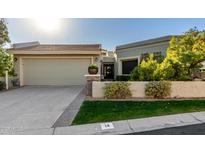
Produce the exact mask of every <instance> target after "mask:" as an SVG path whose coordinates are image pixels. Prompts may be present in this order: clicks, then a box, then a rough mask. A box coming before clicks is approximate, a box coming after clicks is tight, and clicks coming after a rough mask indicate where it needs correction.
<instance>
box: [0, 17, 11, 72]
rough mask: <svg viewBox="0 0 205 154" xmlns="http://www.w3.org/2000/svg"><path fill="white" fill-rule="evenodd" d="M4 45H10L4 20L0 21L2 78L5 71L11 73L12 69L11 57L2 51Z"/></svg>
mask: <svg viewBox="0 0 205 154" xmlns="http://www.w3.org/2000/svg"><path fill="white" fill-rule="evenodd" d="M6 43H10V39H9V36H8V29H7V26H6V22H5V20H4V19H0V76H4V75H5V71H11V70H12V67H13V57H12V55H10V54H9V53H8V52H7V51H6V49H4V45H5V44H6Z"/></svg>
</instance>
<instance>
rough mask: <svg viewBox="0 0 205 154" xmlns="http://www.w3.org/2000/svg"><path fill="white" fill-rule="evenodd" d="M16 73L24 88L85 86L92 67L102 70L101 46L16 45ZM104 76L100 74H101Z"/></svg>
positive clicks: (37, 43)
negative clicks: (86, 77)
mask: <svg viewBox="0 0 205 154" xmlns="http://www.w3.org/2000/svg"><path fill="white" fill-rule="evenodd" d="M9 52H10V53H12V54H13V55H14V64H15V72H16V73H17V75H18V78H19V80H20V85H21V86H24V85H83V84H85V83H86V80H85V77H84V75H85V74H88V66H89V65H90V64H93V63H95V64H97V65H98V67H99V68H100V58H101V54H102V49H101V45H100V44H88V45H52V44H49V45H46V44H39V42H31V43H19V44H14V45H13V48H11V49H9ZM99 72H100V71H99Z"/></svg>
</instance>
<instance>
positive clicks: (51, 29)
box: [6, 18, 205, 50]
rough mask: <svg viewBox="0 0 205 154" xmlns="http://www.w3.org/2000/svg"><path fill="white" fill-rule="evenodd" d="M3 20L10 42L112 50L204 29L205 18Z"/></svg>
mask: <svg viewBox="0 0 205 154" xmlns="http://www.w3.org/2000/svg"><path fill="white" fill-rule="evenodd" d="M6 21H7V24H8V25H7V26H8V30H9V36H10V39H11V43H21V42H32V41H39V42H40V43H41V44H93V43H94V44H95V43H100V44H102V47H103V48H104V49H107V50H114V49H115V47H116V46H117V45H122V44H127V43H132V42H137V41H142V40H146V39H151V38H156V37H161V36H165V35H180V34H182V33H183V32H185V31H187V30H189V29H190V28H193V27H197V28H198V29H199V30H203V29H205V18H204V19H189V18H186V19H179V18H178V19H174V18H170V19H163V18H159V19H158V18H150V19H149V18H130V19H129V18H126V19H123V18H116V19H102V18H98V19H90V18H88V19H86V18H83V19H80V18H78V19H75V18H72V19H70V18H61V19H55V20H54V19H40V20H38V19H32V18H8V19H6ZM50 21H51V22H50ZM52 21H56V22H52ZM49 25H51V26H49Z"/></svg>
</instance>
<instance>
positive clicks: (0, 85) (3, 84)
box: [0, 81, 6, 90]
mask: <svg viewBox="0 0 205 154" xmlns="http://www.w3.org/2000/svg"><path fill="white" fill-rule="evenodd" d="M5 86H6V84H5V82H3V81H0V90H3V89H4V88H5Z"/></svg>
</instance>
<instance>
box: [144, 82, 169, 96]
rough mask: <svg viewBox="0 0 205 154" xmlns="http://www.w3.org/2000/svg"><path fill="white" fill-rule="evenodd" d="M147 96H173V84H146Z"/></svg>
mask: <svg viewBox="0 0 205 154" xmlns="http://www.w3.org/2000/svg"><path fill="white" fill-rule="evenodd" d="M145 94H146V96H148V97H153V98H166V97H168V96H170V94H171V82H169V81H152V82H149V83H148V84H146V87H145Z"/></svg>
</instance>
